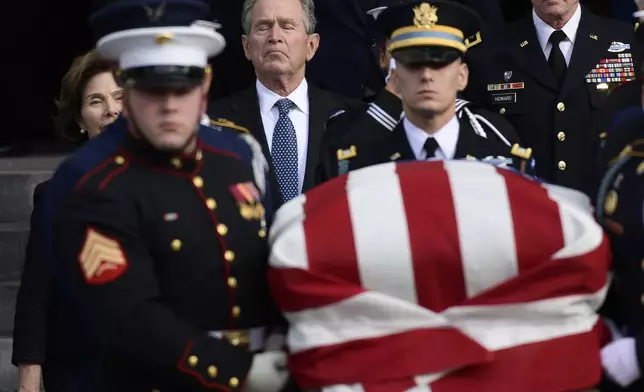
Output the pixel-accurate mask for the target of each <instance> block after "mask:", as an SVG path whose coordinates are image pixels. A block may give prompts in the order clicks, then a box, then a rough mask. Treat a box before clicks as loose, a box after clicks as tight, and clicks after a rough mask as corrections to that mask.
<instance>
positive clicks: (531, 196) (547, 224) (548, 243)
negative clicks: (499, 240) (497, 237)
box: [497, 169, 565, 274]
mask: <svg viewBox="0 0 644 392" xmlns="http://www.w3.org/2000/svg"><path fill="white" fill-rule="evenodd" d="M497 172H498V173H499V174H500V175H501V176H503V177H504V179H505V185H506V189H507V192H508V199H509V200H510V209H511V212H512V222H513V223H514V242H515V244H516V249H517V261H518V263H519V274H521V273H522V272H523V271H527V270H529V269H531V268H532V267H534V266H536V265H539V264H541V263H543V262H544V261H546V260H549V259H550V257H551V256H552V255H553V254H555V253H556V252H557V251H558V250H560V249H562V248H563V247H564V246H565V243H564V234H563V229H562V227H561V218H560V215H559V207H558V206H557V203H556V202H554V201H553V200H552V199H550V198H549V197H548V192H547V191H546V189H544V188H543V187H541V186H540V185H539V184H537V183H535V182H534V181H531V180H528V179H527V178H523V177H521V176H520V175H518V174H516V173H513V172H510V171H508V170H504V169H497Z"/></svg>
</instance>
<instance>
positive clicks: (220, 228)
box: [217, 223, 228, 235]
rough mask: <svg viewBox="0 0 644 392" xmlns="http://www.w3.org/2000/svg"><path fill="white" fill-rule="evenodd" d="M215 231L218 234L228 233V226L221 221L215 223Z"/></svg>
mask: <svg viewBox="0 0 644 392" xmlns="http://www.w3.org/2000/svg"><path fill="white" fill-rule="evenodd" d="M217 233H219V235H226V234H228V227H226V225H224V224H223V223H220V224H218V225H217Z"/></svg>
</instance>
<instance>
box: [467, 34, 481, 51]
mask: <svg viewBox="0 0 644 392" xmlns="http://www.w3.org/2000/svg"><path fill="white" fill-rule="evenodd" d="M481 42H483V39H482V38H481V32H480V31H479V32H478V33H476V34H474V35H473V36H471V37H468V38H467V39H466V40H465V47H466V48H468V49H469V48H471V47H473V46H476V45H478V44H480V43H481Z"/></svg>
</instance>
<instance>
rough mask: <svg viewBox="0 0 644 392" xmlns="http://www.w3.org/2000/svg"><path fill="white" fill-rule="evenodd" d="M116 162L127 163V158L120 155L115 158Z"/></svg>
mask: <svg viewBox="0 0 644 392" xmlns="http://www.w3.org/2000/svg"><path fill="white" fill-rule="evenodd" d="M114 163H116V164H117V165H122V164H124V163H125V158H123V157H122V156H120V155H119V156H117V157H115V158H114Z"/></svg>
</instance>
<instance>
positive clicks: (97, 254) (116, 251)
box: [78, 228, 128, 285]
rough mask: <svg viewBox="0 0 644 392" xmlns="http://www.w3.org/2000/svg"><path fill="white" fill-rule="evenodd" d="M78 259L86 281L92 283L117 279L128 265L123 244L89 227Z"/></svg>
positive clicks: (103, 282)
mask: <svg viewBox="0 0 644 392" xmlns="http://www.w3.org/2000/svg"><path fill="white" fill-rule="evenodd" d="M78 261H79V263H80V267H81V270H82V271H83V276H85V281H86V282H87V283H88V284H91V285H101V284H105V283H109V282H112V281H114V280H116V279H117V278H118V277H119V276H121V275H122V274H123V272H125V270H126V269H127V266H128V264H127V259H126V258H125V254H124V253H123V250H122V249H121V244H120V243H119V242H118V241H116V240H114V239H112V238H109V237H107V236H105V235H103V234H101V233H99V232H98V231H96V230H94V229H93V228H88V229H87V232H86V234H85V242H84V243H83V248H82V250H81V252H80V254H79V255H78Z"/></svg>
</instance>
